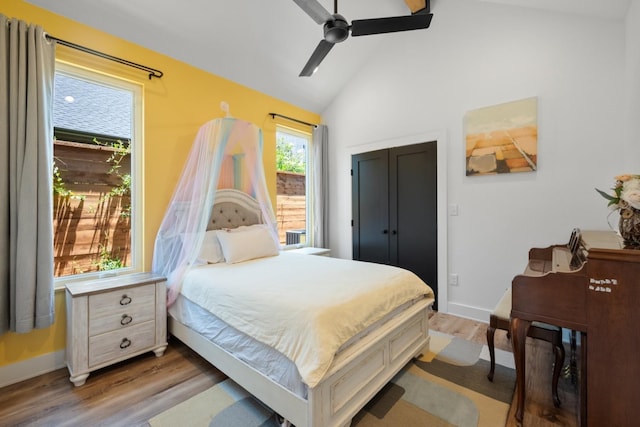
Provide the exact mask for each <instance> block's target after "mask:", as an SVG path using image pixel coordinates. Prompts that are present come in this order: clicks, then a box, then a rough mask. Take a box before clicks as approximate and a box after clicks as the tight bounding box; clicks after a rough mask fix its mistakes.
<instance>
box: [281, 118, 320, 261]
mask: <svg viewBox="0 0 640 427" xmlns="http://www.w3.org/2000/svg"><path fill="white" fill-rule="evenodd" d="M280 133H286V134H289V135H293V136H296V137H298V138H304V139H306V141H307V147H306V149H305V240H304V243H294V244H289V245H287V244H283V245H282V246H281V247H282V249H284V250H287V249H295V248H304V247H311V246H312V245H313V242H312V230H313V215H312V210H311V209H312V204H311V203H312V194H310V191H311V189H312V183H313V181H312V176H313V169H312V168H313V134H312V133H311V132H308V131H303V130H300V129H296V128H293V127H289V126H285V125H282V124H276V144H277V141H278V134H280ZM278 172H279V171H278V169H277V168H276V173H278Z"/></svg>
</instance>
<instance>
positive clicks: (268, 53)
mask: <svg viewBox="0 0 640 427" xmlns="http://www.w3.org/2000/svg"><path fill="white" fill-rule="evenodd" d="M27 1H28V2H29V3H32V4H34V5H37V6H40V7H42V8H44V9H48V10H50V11H52V12H54V13H57V14H60V15H63V16H66V17H68V18H70V19H73V20H76V21H79V22H82V23H84V24H87V25H90V26H92V27H95V28H98V29H100V30H103V31H105V32H107V33H110V34H114V35H116V36H118V37H121V38H123V39H126V40H129V41H131V42H134V43H137V44H139V45H141V46H144V47H146V48H149V49H152V50H154V51H157V52H160V53H163V54H165V55H168V56H170V57H173V58H176V59H178V60H181V61H184V62H186V63H189V64H191V65H194V66H196V67H199V68H201V69H204V70H207V71H209V72H211V73H213V74H216V75H219V76H221V77H224V78H227V79H229V80H233V81H235V82H237V83H240V84H243V85H245V86H248V87H251V88H253V89H256V90H258V91H261V92H264V93H266V94H269V95H271V96H274V97H277V98H279V99H282V100H285V101H287V102H290V103H292V104H295V105H298V106H300V107H302V108H306V109H308V110H311V111H314V112H318V113H321V112H322V111H323V110H324V109H325V108H326V107H327V106H328V105H329V104H330V103H331V101H332V100H333V99H334V97H335V96H336V95H337V94H338V93H339V92H340V90H341V89H342V88H343V87H344V85H345V84H347V82H348V81H349V80H350V79H352V78H354V76H356V75H357V72H358V70H359V69H361V68H362V67H366V66H367V61H368V58H370V57H371V56H372V55H375V53H376V51H377V50H378V49H385V48H386V49H393V48H401V46H402V40H403V39H402V37H406V36H408V35H409V34H410V33H411V32H407V33H394V34H385V35H373V36H367V37H349V38H348V39H347V40H345V41H344V42H343V43H339V44H337V45H336V46H335V47H334V48H333V49H332V50H331V52H330V54H329V55H327V57H326V58H325V60H324V61H323V62H322V66H321V69H320V70H319V71H318V72H317V73H316V74H314V75H313V76H312V77H298V75H299V73H300V71H301V69H302V67H303V66H304V64H305V63H306V61H307V59H308V58H309V56H310V55H311V53H312V52H313V50H314V49H315V47H316V45H317V44H318V43H319V41H320V40H321V39H322V37H323V29H322V25H318V24H317V23H316V22H315V21H314V20H313V19H311V18H310V17H309V16H308V15H307V14H306V13H305V12H304V11H303V10H302V9H300V7H298V5H297V4H296V3H295V2H294V1H292V0H269V1H265V0H252V1H247V0H244V1H242V0H189V1H182V2H173V1H157V0H91V1H87V0H65V1H59V0H27ZM424 1H425V0H404V1H403V0H342V1H340V2H339V5H338V6H339V12H340V14H341V15H343V16H344V17H345V18H346V19H347V21H349V22H350V21H352V20H354V19H369V18H378V17H386V16H399V15H408V14H410V13H411V10H416V9H419V8H420V7H421V5H422V4H424ZM442 1H452V0H431V11H432V12H433V13H434V17H433V22H432V24H431V25H432V26H433V25H437V19H438V3H440V2H442ZM473 1H481V2H493V3H502V4H506V5H511V6H522V7H534V8H542V9H548V10H554V11H558V12H562V13H577V14H588V15H597V16H602V17H604V18H608V19H611V18H614V19H622V18H623V17H624V15H625V14H626V11H627V8H628V4H629V1H630V0H473ZM320 3H321V4H322V5H323V6H324V7H325V8H326V9H327V10H328V11H330V12H332V13H333V6H334V4H333V2H331V1H329V0H320ZM410 8H411V10H410ZM45 29H46V26H45ZM419 31H429V30H419ZM53 35H54V36H55V34H53ZM70 41H72V42H76V43H80V44H82V40H70ZM89 47H90V46H89ZM126 59H129V60H132V61H135V58H126ZM147 65H149V66H152V67H154V68H159V69H162V64H147Z"/></svg>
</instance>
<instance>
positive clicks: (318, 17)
mask: <svg viewBox="0 0 640 427" xmlns="http://www.w3.org/2000/svg"><path fill="white" fill-rule="evenodd" d="M293 1H294V3H295V4H297V5H298V6H300V8H301V9H302V10H304V11H305V13H306V14H307V15H309V16H310V17H311V18H312V19H313V20H314V21H316V22H317V23H318V24H324V23H325V22H327V21H331V20H332V19H333V15H331V14H330V13H329V11H328V10H327V9H325V8H324V6H322V5H321V4H320V3H319V2H318V0H293Z"/></svg>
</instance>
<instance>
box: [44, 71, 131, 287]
mask: <svg viewBox="0 0 640 427" xmlns="http://www.w3.org/2000/svg"><path fill="white" fill-rule="evenodd" d="M55 73H56V74H57V73H61V74H64V75H67V76H69V77H71V78H76V79H82V80H86V81H89V82H92V83H96V84H100V85H106V86H110V87H115V88H117V89H122V90H127V91H129V92H131V93H132V95H133V100H132V113H131V114H132V117H131V123H132V129H131V143H130V148H131V152H130V156H131V188H130V192H131V265H130V266H128V267H122V268H119V269H115V270H107V271H92V272H88V273H80V274H73V275H68V276H61V277H55V278H54V281H53V283H54V289H64V287H65V285H66V284H67V283H72V282H77V281H83V280H90V279H99V278H103V277H115V276H120V275H124V274H131V273H134V272H139V271H142V270H143V254H144V252H143V251H144V241H143V238H144V193H143V189H144V132H143V130H144V127H143V126H144V122H143V117H144V111H143V106H144V102H143V94H144V90H143V89H144V87H143V85H142V84H140V83H136V82H134V81H131V80H128V79H124V78H121V77H118V76H114V75H112V74H108V73H104V72H101V71H98V70H95V69H91V68H87V67H83V66H79V65H76V64H73V63H69V62H66V61H62V60H58V59H57V60H56V64H55ZM52 132H53V129H52ZM51 161H52V162H53V157H52V158H51ZM52 221H53V218H52Z"/></svg>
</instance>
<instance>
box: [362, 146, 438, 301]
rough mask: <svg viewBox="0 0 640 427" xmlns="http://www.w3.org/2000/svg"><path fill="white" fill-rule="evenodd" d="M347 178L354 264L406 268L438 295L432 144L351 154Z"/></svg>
mask: <svg viewBox="0 0 640 427" xmlns="http://www.w3.org/2000/svg"><path fill="white" fill-rule="evenodd" d="M352 175H353V178H352V213H353V224H352V225H353V227H352V229H353V259H355V260H360V261H371V262H378V263H382V264H391V265H396V266H398V267H402V268H406V269H407V270H409V271H412V272H414V273H415V274H416V275H418V276H419V277H420V278H421V279H422V280H424V281H425V282H426V283H427V284H428V285H429V286H431V288H432V289H433V291H434V292H437V289H438V234H437V229H438V223H437V144H436V142H427V143H423V144H416V145H410V146H403V147H396V148H390V149H386V150H379V151H372V152H368V153H362V154H356V155H354V156H352ZM434 309H437V296H436V303H435V304H434Z"/></svg>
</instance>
